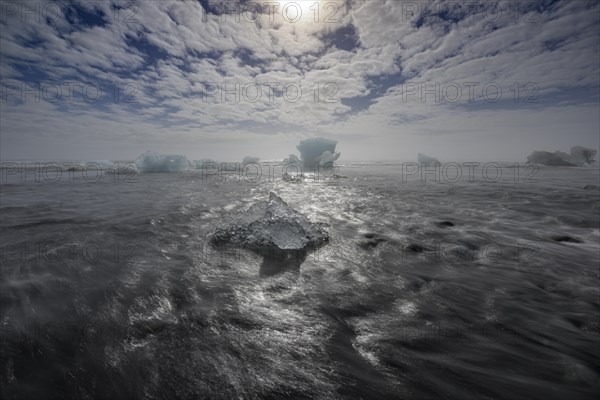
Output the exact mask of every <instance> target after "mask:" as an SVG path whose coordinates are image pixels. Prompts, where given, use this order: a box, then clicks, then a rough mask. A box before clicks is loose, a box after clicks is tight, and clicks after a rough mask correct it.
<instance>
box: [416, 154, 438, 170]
mask: <svg viewBox="0 0 600 400" xmlns="http://www.w3.org/2000/svg"><path fill="white" fill-rule="evenodd" d="M417 162H418V163H419V165H421V164H425V166H426V167H431V166H433V165H435V164H440V162H439V161H438V159H437V158H435V157H430V156H428V155H425V154H423V153H419V154H417Z"/></svg>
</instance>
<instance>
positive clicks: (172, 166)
mask: <svg viewBox="0 0 600 400" xmlns="http://www.w3.org/2000/svg"><path fill="white" fill-rule="evenodd" d="M134 162H135V165H137V167H138V168H139V170H140V171H141V172H180V171H187V170H189V169H190V167H191V163H190V161H189V160H188V159H187V157H186V156H184V155H182V154H161V153H158V152H156V151H147V152H145V153H144V154H142V155H140V156H139V157H138V158H137V159H136V160H135V161H134Z"/></svg>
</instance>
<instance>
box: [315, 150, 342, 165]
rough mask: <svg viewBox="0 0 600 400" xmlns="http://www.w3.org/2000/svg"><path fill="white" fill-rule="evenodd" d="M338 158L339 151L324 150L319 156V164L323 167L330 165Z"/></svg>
mask: <svg viewBox="0 0 600 400" xmlns="http://www.w3.org/2000/svg"><path fill="white" fill-rule="evenodd" d="M338 158H340V153H339V152H338V153H333V154H332V153H331V152H330V151H324V152H323V154H321V156H320V157H319V165H320V166H321V167H325V166H328V165H331V163H333V162H334V161H335V160H337V159H338Z"/></svg>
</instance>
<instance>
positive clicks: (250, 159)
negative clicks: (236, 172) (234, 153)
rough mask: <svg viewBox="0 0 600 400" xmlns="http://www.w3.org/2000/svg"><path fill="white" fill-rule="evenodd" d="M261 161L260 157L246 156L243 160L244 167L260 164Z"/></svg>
mask: <svg viewBox="0 0 600 400" xmlns="http://www.w3.org/2000/svg"><path fill="white" fill-rule="evenodd" d="M259 161H260V158H258V157H251V156H246V157H244V159H243V160H242V165H244V166H245V165H248V164H258V163H259Z"/></svg>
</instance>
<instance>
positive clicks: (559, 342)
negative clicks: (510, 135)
mask: <svg viewBox="0 0 600 400" xmlns="http://www.w3.org/2000/svg"><path fill="white" fill-rule="evenodd" d="M456 166H461V170H460V171H459V170H457V168H456ZM267 171H268V170H267V169H266V168H263V169H262V170H261V173H260V174H257V173H256V172H257V171H256V170H254V172H253V173H244V174H240V173H237V172H235V171H229V172H224V173H220V172H219V173H215V171H212V172H211V173H210V174H207V173H206V171H203V170H190V171H185V172H179V173H141V174H135V173H132V171H127V170H126V169H124V170H123V171H121V172H122V173H116V174H115V173H113V174H106V173H101V174H100V175H96V172H89V171H88V172H89V174H87V175H82V173H81V171H78V170H77V169H75V170H73V171H70V172H69V171H63V172H62V174H61V175H60V176H59V177H58V176H57V175H56V174H55V173H54V172H51V171H50V172H47V174H46V175H44V174H42V173H41V172H40V171H38V172H35V171H34V172H30V173H29V174H25V175H22V174H20V173H6V171H3V175H2V184H1V192H0V213H1V215H2V218H1V221H0V233H1V237H2V239H1V242H2V254H1V257H2V263H1V265H2V267H1V268H2V270H1V274H0V298H1V301H0V324H1V328H2V330H1V341H2V343H1V348H2V357H0V383H1V395H2V398H3V399H6V400H11V399H42V398H44V399H109V398H112V399H171V398H181V399H200V398H206V399H233V398H244V399H258V398H261V399H281V398H295V399H296V398H305V399H336V398H364V399H366V398H370V399H371V398H374V399H376V398H382V399H383V398H385V399H389V398H399V399H423V398H444V399H468V398H473V399H507V400H515V399H543V400H549V399H557V400H564V399H575V398H578V399H586V398H590V399H592V398H596V396H597V395H598V394H599V393H600V384H599V379H598V378H599V375H598V371H600V357H599V356H600V323H599V320H598V313H599V312H600V304H599V294H600V290H599V285H598V282H599V281H598V279H599V267H598V266H599V265H600V245H599V241H600V190H599V188H598V184H599V179H600V174H599V170H598V169H597V168H565V167H532V166H526V165H523V164H521V165H510V164H494V165H492V166H490V165H485V166H483V165H482V164H480V165H477V166H475V165H473V166H468V165H467V166H465V165H464V164H456V165H452V166H450V167H448V168H446V169H441V170H437V171H436V170H435V169H433V168H432V169H429V170H426V171H421V170H418V169H416V170H415V169H414V166H413V165H410V166H407V165H405V164H399V163H396V164H394V163H387V164H386V163H360V164H359V163H355V164H341V165H338V166H337V169H336V171H334V172H332V171H327V172H323V173H313V174H306V175H305V177H304V179H297V180H290V179H286V178H285V177H284V176H283V175H282V174H280V173H279V172H277V171H275V170H273V171H272V172H267ZM269 171H270V170H269ZM459 172H460V176H459V174H458V173H459ZM36 174H37V175H36ZM36 176H37V177H38V179H36ZM270 192H273V193H275V194H277V195H278V196H280V197H281V198H282V199H283V200H284V201H285V202H287V204H288V205H289V206H290V207H292V208H293V209H295V210H297V211H299V212H300V213H302V214H304V215H305V216H306V217H308V219H310V220H311V221H312V222H315V223H322V224H323V226H325V227H326V229H327V231H328V233H329V237H330V239H329V243H327V244H326V245H324V246H322V247H320V248H318V249H316V250H314V251H307V252H299V253H298V254H296V255H295V256H294V257H287V258H281V257H279V256H278V255H276V254H273V255H272V256H271V255H268V254H266V255H265V254H258V253H256V252H254V251H251V250H247V249H243V248H239V247H236V246H224V247H215V246H214V245H212V244H211V242H210V237H211V235H212V233H213V232H214V231H215V230H216V229H218V228H220V227H224V226H227V225H228V224H230V223H231V222H232V221H234V220H235V219H236V218H239V217H240V216H242V215H243V213H244V211H245V210H247V209H249V208H250V207H251V206H253V205H254V204H256V203H259V202H261V201H265V200H266V199H267V198H268V197H269V193H270Z"/></svg>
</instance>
